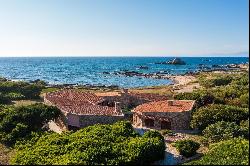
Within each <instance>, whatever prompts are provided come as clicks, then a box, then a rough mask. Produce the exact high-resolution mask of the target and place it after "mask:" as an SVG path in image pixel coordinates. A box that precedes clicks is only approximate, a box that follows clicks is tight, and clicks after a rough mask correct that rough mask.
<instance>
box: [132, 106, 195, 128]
mask: <svg viewBox="0 0 250 166" xmlns="http://www.w3.org/2000/svg"><path fill="white" fill-rule="evenodd" d="M144 116H151V117H154V118H155V120H154V127H151V128H153V129H157V130H159V129H161V120H160V118H165V119H167V120H168V121H169V122H171V130H188V129H190V120H191V111H184V112H145V113H142V115H140V114H137V113H134V115H133V124H134V125H135V126H137V127H147V126H146V125H145V117H144Z"/></svg>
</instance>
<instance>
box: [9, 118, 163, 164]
mask: <svg viewBox="0 0 250 166" xmlns="http://www.w3.org/2000/svg"><path fill="white" fill-rule="evenodd" d="M32 135H33V137H32V138H31V139H29V140H28V141H25V142H18V143H17V144H16V149H17V152H16V154H15V156H14V157H13V158H12V159H11V164H21V165H22V164H24V165H27V164H29V165H32V164H35V165H36V164H38V165H40V164H42V165H48V164H50V165H52V164H54V165H57V164H62V165H68V164H73V165H79V164H81V165H128V164H133V165H135V164H149V163H152V162H153V161H155V160H159V159H162V158H163V157H164V153H165V143H164V141H163V137H162V136H161V135H160V134H159V133H158V132H156V131H148V132H146V133H145V134H144V135H143V136H139V135H138V134H136V133H135V131H134V130H133V128H132V125H131V124H130V123H129V122H124V121H121V122H117V123H115V124H113V125H100V124H98V125H94V126H89V127H86V128H83V129H80V130H78V131H76V132H65V133H62V134H57V133H43V134H36V133H32Z"/></svg>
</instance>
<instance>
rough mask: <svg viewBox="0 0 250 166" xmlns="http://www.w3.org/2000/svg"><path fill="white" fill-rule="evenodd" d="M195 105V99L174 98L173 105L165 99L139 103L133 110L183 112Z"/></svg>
mask: <svg viewBox="0 0 250 166" xmlns="http://www.w3.org/2000/svg"><path fill="white" fill-rule="evenodd" d="M193 105H194V100H174V101H173V105H172V106H170V105H169V104H168V100H164V101H157V102H150V103H146V104H142V105H139V106H138V107H136V108H135V109H134V110H133V112H182V111H189V110H191V109H192V108H193Z"/></svg>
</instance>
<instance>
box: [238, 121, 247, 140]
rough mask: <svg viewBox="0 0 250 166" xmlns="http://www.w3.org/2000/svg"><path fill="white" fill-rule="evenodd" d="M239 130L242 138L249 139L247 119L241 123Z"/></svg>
mask: <svg viewBox="0 0 250 166" xmlns="http://www.w3.org/2000/svg"><path fill="white" fill-rule="evenodd" d="M240 128H241V131H242V133H243V135H244V137H245V138H247V139H249V119H247V120H243V121H241V122H240Z"/></svg>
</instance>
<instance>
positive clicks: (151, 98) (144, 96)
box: [128, 92, 168, 101]
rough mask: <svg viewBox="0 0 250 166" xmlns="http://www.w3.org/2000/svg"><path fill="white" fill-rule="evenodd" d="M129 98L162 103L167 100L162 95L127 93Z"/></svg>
mask: <svg viewBox="0 0 250 166" xmlns="http://www.w3.org/2000/svg"><path fill="white" fill-rule="evenodd" d="M128 94H129V95H130V96H134V97H137V98H140V99H144V100H148V101H162V100H167V99H168V98H167V97H166V96H163V95H158V94H153V93H131V92H130V93H128Z"/></svg>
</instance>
